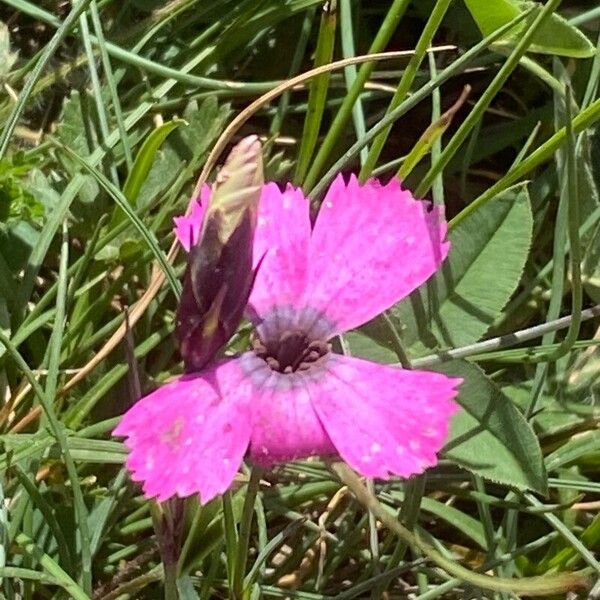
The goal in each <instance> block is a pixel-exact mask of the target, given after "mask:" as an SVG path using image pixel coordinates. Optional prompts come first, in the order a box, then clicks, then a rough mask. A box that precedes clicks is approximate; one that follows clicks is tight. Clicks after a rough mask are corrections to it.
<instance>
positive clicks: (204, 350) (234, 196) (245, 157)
mask: <svg viewBox="0 0 600 600" xmlns="http://www.w3.org/2000/svg"><path fill="white" fill-rule="evenodd" d="M262 185H263V165H262V154H261V145H260V142H259V141H258V138H257V137H256V136H249V137H247V138H244V139H243V140H242V141H241V142H240V143H239V144H238V145H237V146H235V147H234V148H233V150H232V151H231V153H230V154H229V157H228V158H227V160H226V162H225V165H224V166H223V168H222V169H221V171H220V172H219V175H218V177H217V181H216V184H215V187H214V189H213V193H212V197H211V199H210V203H209V205H208V207H207V209H206V213H205V215H204V221H203V225H202V231H201V234H200V238H199V242H198V243H197V244H196V245H195V246H193V247H192V248H191V249H190V253H189V255H188V265H187V269H186V272H185V276H184V282H183V292H182V295H181V301H180V303H179V308H178V310H177V327H176V332H175V333H176V336H177V339H178V341H179V350H180V352H181V355H182V357H183V361H184V363H185V367H186V371H187V372H194V371H199V370H200V369H202V368H203V367H204V366H205V365H206V364H208V363H209V362H210V361H211V360H213V359H214V358H215V356H216V355H217V353H218V352H219V350H221V349H222V348H223V346H224V345H225V344H226V343H227V341H228V340H229V339H230V338H231V336H232V335H233V334H234V333H235V331H236V329H237V328H238V326H239V324H240V321H241V319H242V316H243V313H244V309H245V308H246V304H247V302H248V297H249V296H250V292H251V291H252V285H253V283H254V271H253V268H252V266H253V256H252V247H253V243H254V231H255V229H256V215H257V212H258V202H259V199H260V194H261V189H262Z"/></svg>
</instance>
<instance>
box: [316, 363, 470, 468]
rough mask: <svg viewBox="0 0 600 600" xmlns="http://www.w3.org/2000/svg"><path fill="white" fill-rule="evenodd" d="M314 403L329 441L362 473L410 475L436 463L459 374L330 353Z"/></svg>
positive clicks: (452, 408)
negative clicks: (326, 372)
mask: <svg viewBox="0 0 600 600" xmlns="http://www.w3.org/2000/svg"><path fill="white" fill-rule="evenodd" d="M328 371H329V373H328V376H327V377H326V378H324V379H323V380H322V382H321V384H320V390H319V394H313V396H312V403H313V406H314V408H315V410H316V412H317V414H318V415H319V418H320V419H321V422H322V423H323V426H324V427H325V430H326V431H327V433H328V434H329V437H330V438H331V441H332V442H333V444H334V446H335V447H336V449H337V451H338V452H339V454H340V456H341V457H342V459H343V460H345V461H346V462H347V463H348V464H349V465H350V466H351V467H352V468H353V469H355V470H356V471H358V472H359V473H361V474H362V475H364V476H365V477H379V478H382V479H387V478H388V477H389V476H390V475H400V476H401V477H409V476H410V475H413V474H415V473H421V472H422V471H423V470H425V469H426V468H427V467H431V466H433V465H435V464H436V463H437V456H436V453H437V452H438V451H439V450H440V448H441V447H442V445H443V443H444V441H445V439H446V436H447V434H448V427H449V422H450V417H451V416H452V415H453V414H454V413H455V412H456V411H457V410H458V405H457V404H456V403H455V402H453V401H452V398H454V397H455V396H456V394H457V392H456V389H455V388H456V386H458V384H459V383H460V382H461V380H460V379H451V378H449V377H446V376H445V375H441V374H439V373H431V372H428V371H409V370H404V369H399V368H395V367H391V366H385V365H378V364H375V363H372V362H369V361H365V360H359V359H356V358H350V357H346V356H340V355H333V356H332V357H331V358H330V360H329V361H328Z"/></svg>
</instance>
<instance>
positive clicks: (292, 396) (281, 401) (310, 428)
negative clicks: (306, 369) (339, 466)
mask: <svg viewBox="0 0 600 600" xmlns="http://www.w3.org/2000/svg"><path fill="white" fill-rule="evenodd" d="M241 361H242V363H243V365H244V369H245V370H246V372H247V373H248V374H249V377H250V378H251V379H252V381H253V383H254V386H255V387H256V388H259V389H260V394H259V395H258V396H257V397H256V398H255V400H254V401H253V403H252V436H251V439H250V456H251V457H252V460H253V461H254V462H255V463H258V464H260V465H263V466H268V465H271V464H273V463H278V462H286V461H288V460H296V459H300V458H307V457H309V456H314V455H317V454H318V455H326V454H334V453H335V448H334V447H333V445H332V443H331V440H330V439H329V436H328V435H327V433H326V432H325V430H324V429H323V426H322V425H321V421H320V420H319V417H318V416H317V414H316V412H315V410H314V408H313V406H312V403H311V394H312V391H313V390H314V389H318V383H317V382H318V380H319V379H320V377H315V376H311V375H310V374H308V373H301V372H296V373H291V374H286V375H284V374H283V373H278V372H275V371H272V370H271V369H270V368H269V367H268V366H267V365H266V363H265V362H264V360H262V359H261V358H258V357H257V356H255V355H254V354H253V353H251V352H249V353H247V354H244V355H243V356H242V358H241ZM322 375H326V373H324V372H323V373H322Z"/></svg>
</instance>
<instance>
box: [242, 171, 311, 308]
mask: <svg viewBox="0 0 600 600" xmlns="http://www.w3.org/2000/svg"><path fill="white" fill-rule="evenodd" d="M309 239H310V215H309V203H308V200H307V199H306V198H305V197H304V194H303V193H302V191H301V190H299V189H295V188H294V187H292V186H291V185H288V186H287V188H286V189H285V191H283V192H282V191H281V190H280V189H279V188H278V187H277V185H276V184H274V183H267V184H265V186H264V187H263V191H262V194H261V197H260V203H259V207H258V222H257V225H256V233H255V237H254V264H255V266H257V265H259V263H260V266H259V269H258V273H257V276H256V281H255V282H254V288H253V290H252V294H251V295H250V301H249V304H250V307H251V309H252V311H253V312H254V313H255V314H256V315H258V316H260V315H263V314H265V313H266V312H267V311H268V310H269V309H270V308H272V307H273V306H274V305H290V306H297V305H298V304H299V302H300V300H301V299H302V298H303V296H304V291H305V289H306V281H307V272H308V246H309ZM261 261H262V262H261ZM252 311H251V312H252Z"/></svg>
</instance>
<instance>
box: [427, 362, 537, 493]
mask: <svg viewBox="0 0 600 600" xmlns="http://www.w3.org/2000/svg"><path fill="white" fill-rule="evenodd" d="M435 370H436V371H439V372H442V373H445V374H447V375H450V376H452V377H462V379H463V382H462V384H461V385H460V387H459V395H458V398H457V402H458V403H459V404H460V406H461V407H462V410H461V411H460V412H458V413H457V414H456V415H455V416H454V417H453V419H452V426H451V430H450V435H449V438H448V441H447V443H446V445H445V447H444V450H443V455H444V456H445V457H446V458H448V459H450V460H451V461H452V462H454V463H456V464H457V465H460V466H461V467H464V468H465V469H467V470H469V471H471V472H472V473H475V474H477V475H481V476H482V477H485V478H486V479H490V480H492V481H497V482H500V483H504V484H507V485H511V486H515V487H517V488H520V489H531V490H535V491H538V492H541V493H545V491H546V487H547V481H546V471H545V468H544V461H543V458H542V451H541V449H540V446H539V443H538V440H537V438H536V436H535V434H534V432H533V430H532V428H531V427H530V426H529V424H528V423H527V421H526V420H525V417H523V415H522V414H521V413H520V412H519V411H518V410H517V408H516V407H515V406H514V404H513V403H512V402H511V401H510V400H509V399H508V398H507V397H506V396H505V395H504V394H503V393H502V391H501V390H500V389H499V388H498V387H497V386H496V385H495V384H494V383H493V382H492V381H490V380H489V379H488V378H487V377H486V376H485V374H484V373H483V371H482V370H481V369H479V367H476V366H475V365H472V364H469V363H467V362H465V361H454V362H451V363H446V364H444V365H440V366H439V367H436V368H435Z"/></svg>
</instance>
